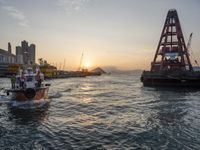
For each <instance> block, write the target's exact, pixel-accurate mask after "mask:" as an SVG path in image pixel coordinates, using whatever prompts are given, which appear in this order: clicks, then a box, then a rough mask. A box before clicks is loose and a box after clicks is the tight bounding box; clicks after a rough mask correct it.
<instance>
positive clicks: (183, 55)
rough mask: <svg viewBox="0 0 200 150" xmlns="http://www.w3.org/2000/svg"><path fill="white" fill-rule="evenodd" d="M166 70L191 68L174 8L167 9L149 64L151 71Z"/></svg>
mask: <svg viewBox="0 0 200 150" xmlns="http://www.w3.org/2000/svg"><path fill="white" fill-rule="evenodd" d="M168 70H170V71H171V70H173V71H185V70H190V71H192V70H193V68H192V65H191V62H190V58H189V54H188V50H187V47H186V44H185V40H184V37H183V33H182V29H181V25H180V22H179V18H178V13H177V11H176V10H175V9H171V10H169V11H168V14H167V18H166V20H165V24H164V27H163V30H162V34H161V37H160V41H159V44H158V47H157V50H156V54H155V57H154V60H153V62H152V64H151V71H154V72H159V71H168Z"/></svg>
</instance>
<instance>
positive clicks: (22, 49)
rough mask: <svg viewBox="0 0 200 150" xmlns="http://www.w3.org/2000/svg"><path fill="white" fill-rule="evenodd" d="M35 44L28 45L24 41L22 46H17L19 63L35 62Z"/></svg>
mask: <svg viewBox="0 0 200 150" xmlns="http://www.w3.org/2000/svg"><path fill="white" fill-rule="evenodd" d="M35 47H36V46H35V44H30V46H29V45H28V42H27V41H25V40H24V41H22V42H21V46H17V47H16V60H17V63H19V64H35Z"/></svg>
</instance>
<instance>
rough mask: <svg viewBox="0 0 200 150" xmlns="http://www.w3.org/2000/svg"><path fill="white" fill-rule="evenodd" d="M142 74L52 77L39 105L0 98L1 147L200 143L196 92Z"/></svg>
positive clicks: (199, 146) (144, 146)
mask: <svg viewBox="0 0 200 150" xmlns="http://www.w3.org/2000/svg"><path fill="white" fill-rule="evenodd" d="M140 74H141V73H140V72H130V73H122V74H112V75H103V76H101V77H87V78H71V79H58V80H51V81H50V82H51V83H52V86H51V88H50V93H49V95H50V99H51V102H50V103H49V106H47V107H45V108H44V110H43V111H42V110H40V111H34V112H31V111H26V112H19V111H12V110H11V109H9V107H8V104H7V103H8V102H9V99H8V97H2V98H0V149H69V150H70V149H74V150H80V149H91V150H93V149H108V150H112V149H116V150H117V149H118V150H123V149H170V150H171V149H196V150H198V149H200V131H199V129H200V104H199V97H200V92H199V91H195V90H188V89H179V90H178V89H173V88H171V89H155V88H147V87H143V86H142V84H141V82H140ZM9 84H10V81H9V80H8V79H1V80H0V87H3V86H4V87H8V86H9Z"/></svg>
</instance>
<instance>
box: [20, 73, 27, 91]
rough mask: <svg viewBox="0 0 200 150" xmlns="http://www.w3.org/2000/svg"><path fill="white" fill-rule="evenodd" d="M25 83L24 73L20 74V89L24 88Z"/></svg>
mask: <svg viewBox="0 0 200 150" xmlns="http://www.w3.org/2000/svg"><path fill="white" fill-rule="evenodd" d="M25 81H26V76H25V75H24V73H23V72H22V75H21V77H20V87H21V88H25Z"/></svg>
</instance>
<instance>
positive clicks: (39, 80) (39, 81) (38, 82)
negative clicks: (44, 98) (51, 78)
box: [35, 70, 42, 87]
mask: <svg viewBox="0 0 200 150" xmlns="http://www.w3.org/2000/svg"><path fill="white" fill-rule="evenodd" d="M35 78H36V81H37V86H38V87H41V84H42V79H41V77H40V71H39V70H38V71H37V74H36V77H35Z"/></svg>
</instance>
